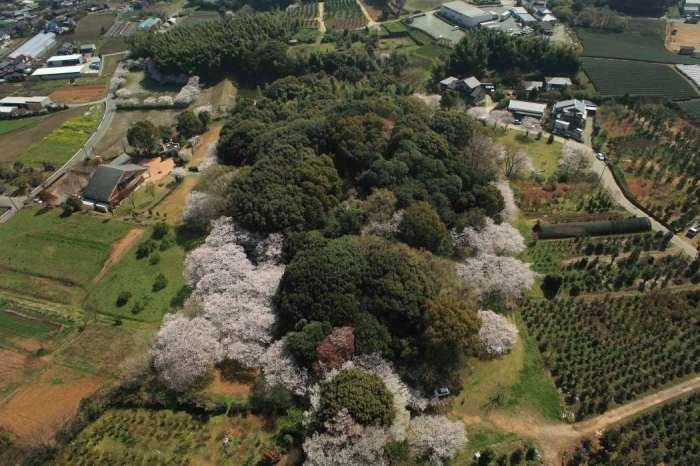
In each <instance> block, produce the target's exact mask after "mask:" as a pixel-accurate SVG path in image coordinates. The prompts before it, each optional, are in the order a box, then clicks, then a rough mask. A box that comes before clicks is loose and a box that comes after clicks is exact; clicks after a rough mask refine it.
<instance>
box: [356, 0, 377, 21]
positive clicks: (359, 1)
mask: <svg viewBox="0 0 700 466" xmlns="http://www.w3.org/2000/svg"><path fill="white" fill-rule="evenodd" d="M355 1H356V2H357V5H358V6H359V7H360V10H362V14H363V15H365V18H367V27H368V28H372V27H373V26H376V25H377V24H378V23H377V22H376V21H375V20H374V19H372V15H370V14H369V11H367V7H365V5H364V3H362V0H355Z"/></svg>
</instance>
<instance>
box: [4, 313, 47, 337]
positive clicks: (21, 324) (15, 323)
mask: <svg viewBox="0 0 700 466" xmlns="http://www.w3.org/2000/svg"><path fill="white" fill-rule="evenodd" d="M54 330H56V327H55V326H53V325H51V324H48V323H46V322H42V321H40V320H34V319H27V318H23V317H22V316H19V315H17V314H13V313H10V312H6V311H0V343H1V342H2V341H3V340H5V339H6V338H10V337H21V338H37V337H43V336H46V335H48V334H50V333H51V332H52V331H54Z"/></svg>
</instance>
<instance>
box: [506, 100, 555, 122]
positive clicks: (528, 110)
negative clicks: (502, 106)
mask: <svg viewBox="0 0 700 466" xmlns="http://www.w3.org/2000/svg"><path fill="white" fill-rule="evenodd" d="M508 111H509V112H511V113H513V114H514V115H516V116H520V117H532V118H537V119H542V117H544V114H545V112H546V111H547V104H540V103H537V102H527V101H525V100H511V101H510V102H509V103H508Z"/></svg>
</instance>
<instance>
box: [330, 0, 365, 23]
mask: <svg viewBox="0 0 700 466" xmlns="http://www.w3.org/2000/svg"><path fill="white" fill-rule="evenodd" d="M323 17H324V22H325V23H326V27H327V28H328V29H360V28H362V27H365V25H366V24H367V19H366V18H365V15H364V13H362V10H361V9H360V7H359V6H358V5H357V2H356V1H355V0H329V1H326V2H324V14H323Z"/></svg>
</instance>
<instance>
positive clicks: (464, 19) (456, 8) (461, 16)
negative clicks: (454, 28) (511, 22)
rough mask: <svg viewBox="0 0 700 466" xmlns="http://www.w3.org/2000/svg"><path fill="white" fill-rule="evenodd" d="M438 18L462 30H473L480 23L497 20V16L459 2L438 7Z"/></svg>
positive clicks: (459, 0)
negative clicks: (440, 17) (462, 28)
mask: <svg viewBox="0 0 700 466" xmlns="http://www.w3.org/2000/svg"><path fill="white" fill-rule="evenodd" d="M440 16H442V17H443V18H445V19H447V20H448V21H450V22H452V23H455V24H457V25H459V26H462V27H464V28H475V27H477V26H479V24H481V23H485V22H486V21H491V20H494V19H498V16H496V17H494V15H493V14H492V13H490V12H488V11H485V10H482V9H480V8H477V7H475V6H474V5H470V4H468V3H465V2H463V1H461V0H456V1H454V2H448V3H444V4H443V5H442V6H441V7H440Z"/></svg>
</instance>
